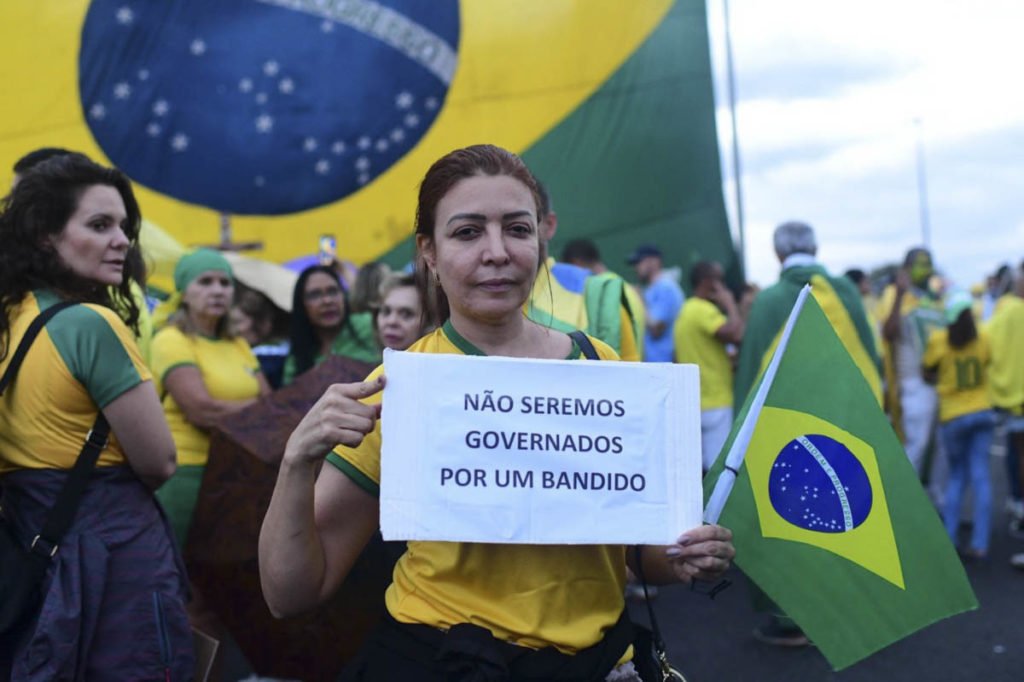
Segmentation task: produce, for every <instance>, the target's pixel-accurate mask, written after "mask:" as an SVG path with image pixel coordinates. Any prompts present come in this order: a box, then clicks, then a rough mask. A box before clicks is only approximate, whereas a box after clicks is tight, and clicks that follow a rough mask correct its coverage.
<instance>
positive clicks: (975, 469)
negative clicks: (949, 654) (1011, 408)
mask: <svg viewBox="0 0 1024 682" xmlns="http://www.w3.org/2000/svg"><path fill="white" fill-rule="evenodd" d="M972 304H973V301H972V299H971V297H970V296H969V295H967V294H962V295H957V296H951V297H950V300H949V302H948V303H947V305H946V322H947V323H948V327H947V328H946V329H943V330H939V331H936V332H934V333H932V335H931V336H930V337H929V339H928V347H927V349H926V350H925V354H924V358H923V360H922V364H923V365H924V372H925V376H926V378H928V379H930V380H931V382H932V383H937V385H938V386H937V391H938V394H939V437H940V438H942V444H943V447H944V449H945V451H946V456H947V457H948V458H949V481H948V483H947V485H946V498H945V502H944V507H943V510H942V511H943V513H942V516H943V521H944V522H945V524H946V532H948V533H949V537H950V538H951V539H952V540H953V542H954V543H956V542H957V531H958V529H959V526H960V503H961V501H962V500H963V494H964V489H965V488H966V487H967V483H968V477H969V478H970V484H971V488H972V489H973V492H974V515H973V517H972V518H973V526H972V528H971V539H970V543H969V544H968V546H967V547H966V548H964V549H963V550H961V554H962V555H963V556H964V557H965V558H966V559H983V558H985V557H986V556H987V555H988V545H989V536H990V528H991V523H992V518H991V517H992V481H991V479H990V471H989V450H990V448H991V447H992V437H993V432H994V431H995V413H994V412H993V411H992V402H991V399H990V397H989V391H988V367H989V362H990V359H991V352H990V350H989V342H988V336H987V335H986V334H985V333H984V332H979V330H978V328H977V326H976V325H975V323H974V313H973V312H972V310H971V308H972Z"/></svg>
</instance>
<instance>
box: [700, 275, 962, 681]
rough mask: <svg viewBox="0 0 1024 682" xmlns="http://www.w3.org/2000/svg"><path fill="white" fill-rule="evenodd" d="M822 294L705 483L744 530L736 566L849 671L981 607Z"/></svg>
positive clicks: (789, 330) (800, 320)
mask: <svg viewBox="0 0 1024 682" xmlns="http://www.w3.org/2000/svg"><path fill="white" fill-rule="evenodd" d="M809 293H810V287H805V289H804V291H803V292H802V293H801V295H800V297H799V298H798V299H797V304H796V311H798V312H795V313H794V314H796V315H797V316H796V317H795V318H794V317H793V316H792V315H791V317H790V322H788V323H787V327H786V329H784V330H783V335H782V338H781V340H780V341H779V346H778V349H777V350H776V353H775V356H774V357H773V359H772V361H771V363H770V364H769V365H768V368H767V369H766V370H765V372H764V373H763V374H762V377H761V380H760V383H759V384H758V386H757V387H756V390H754V391H751V394H750V396H749V397H748V399H747V402H746V405H745V406H744V409H743V412H742V413H741V414H740V416H739V418H738V419H737V420H736V425H735V426H734V429H733V434H732V435H731V436H730V441H729V443H727V444H726V447H725V449H724V450H723V455H720V456H719V460H718V461H717V462H716V463H715V465H714V466H713V467H712V469H711V471H710V472H709V473H708V475H707V477H706V478H705V483H704V486H705V492H706V493H707V496H708V506H707V510H706V518H708V519H709V520H715V519H717V520H718V522H719V523H721V524H722V525H723V526H726V527H727V528H730V529H732V531H733V534H734V544H735V546H736V564H737V565H738V566H739V567H740V568H741V569H743V572H744V573H746V574H747V576H748V577H750V579H751V580H753V581H754V583H756V584H757V586H758V587H760V588H761V589H762V590H764V592H765V593H767V594H768V596H769V597H771V598H772V600H774V601H775V602H776V603H777V604H778V605H779V606H780V607H781V608H782V609H783V610H784V611H785V612H786V614H787V615H789V616H790V617H792V618H793V619H794V620H795V621H796V622H797V623H798V624H799V625H800V626H801V627H802V628H803V629H804V631H805V632H806V633H807V635H808V636H809V637H810V638H811V640H812V641H813V642H814V643H815V644H816V645H817V647H818V649H819V650H820V651H821V652H822V654H824V655H825V657H826V658H827V659H828V660H829V662H830V663H831V664H832V666H833V667H834V668H836V669H840V668H845V667H847V666H849V665H851V664H853V663H856V662H857V661H859V660H861V659H863V658H864V657H866V656H868V655H870V654H872V653H873V652H875V651H877V650H879V649H881V648H882V647H884V646H887V645H888V644H891V643H892V642H894V641H896V640H898V639H900V638H902V637H905V636H906V635H908V634H910V633H912V632H914V631H916V630H918V629H920V628H922V627H924V626H926V625H929V624H931V623H933V622H935V621H937V620H939V619H941V618H944V617H946V616H950V615H952V614H956V613H960V612H961V611H965V610H968V609H974V608H977V605H978V603H977V600H976V599H975V597H974V593H973V591H972V590H971V586H970V584H969V583H968V581H967V576H966V575H965V574H964V570H963V566H962V565H961V564H960V560H959V557H958V556H957V554H956V551H955V550H954V548H953V546H952V544H951V543H950V541H949V537H948V536H947V535H946V531H945V529H944V528H943V526H942V523H941V522H940V520H939V518H938V516H937V514H936V513H935V508H934V507H933V506H932V504H931V502H930V500H929V499H928V497H927V495H926V494H925V493H924V490H923V489H922V487H921V484H920V482H919V480H918V478H917V474H916V472H915V471H914V469H913V467H912V466H911V465H910V463H909V461H908V460H907V456H906V454H905V453H904V451H903V447H902V446H901V445H900V442H899V440H898V439H897V438H896V434H895V433H893V431H892V428H891V426H890V425H889V422H888V420H887V419H886V417H885V414H884V413H883V412H882V410H881V408H880V407H879V404H878V401H877V398H876V395H875V392H874V391H873V390H872V387H871V386H870V385H869V384H868V382H867V381H866V380H865V377H864V375H863V374H862V372H861V371H860V369H859V368H858V366H857V364H856V363H855V361H854V360H853V358H851V356H850V354H849V353H848V352H847V350H846V349H845V347H844V346H843V343H842V342H841V341H840V339H839V337H838V336H837V335H836V332H835V329H834V328H833V326H832V324H831V323H830V321H829V318H828V317H827V315H826V314H825V312H824V311H823V310H822V308H821V306H820V305H819V304H818V302H817V299H816V298H815V297H814V296H811V295H809ZM801 305H802V309H801V308H800V306H801ZM744 452H745V457H744V456H743V454H742V453H744ZM730 485H732V486H733V488H732V492H731V494H728V493H727V492H726V491H727V490H728V488H729V486H730ZM724 499H727V501H726V502H725V503H724V508H723V507H722V501H723V500H724ZM719 510H720V511H721V513H720V515H719Z"/></svg>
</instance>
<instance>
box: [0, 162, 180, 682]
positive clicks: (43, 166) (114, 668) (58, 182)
mask: <svg viewBox="0 0 1024 682" xmlns="http://www.w3.org/2000/svg"><path fill="white" fill-rule="evenodd" d="M140 221H141V217H140V215H139V208H138V204H137V203H136V201H135V197H134V195H133V193H132V189H131V185H130V183H129V181H128V179H127V178H126V177H125V176H124V175H123V174H122V173H120V172H119V171H117V170H113V169H109V168H104V167H102V166H99V165H97V164H95V163H93V162H92V161H90V160H89V159H88V158H86V157H85V156H83V155H81V154H64V155H60V156H58V157H56V158H53V159H50V160H47V161H43V162H41V163H39V164H37V165H36V166H34V167H33V168H31V169H30V170H28V171H27V172H26V173H25V174H24V176H23V177H22V178H21V179H20V182H19V183H18V184H17V186H16V187H15V188H14V189H13V190H12V192H11V194H10V195H9V196H8V197H7V198H6V199H5V200H4V203H3V212H2V213H0V240H2V242H3V244H4V248H3V249H2V250H0V308H2V311H3V312H2V314H0V371H6V370H7V368H8V367H9V365H10V363H11V362H12V360H13V356H14V354H15V349H16V348H17V347H18V345H19V343H20V342H21V340H22V338H23V337H24V336H25V334H26V331H27V329H28V327H29V325H30V323H31V322H32V321H33V320H34V319H35V318H36V317H37V316H38V315H39V314H40V313H41V312H43V311H44V310H48V309H50V308H51V307H52V306H55V305H57V304H59V303H62V302H72V303H75V304H77V305H73V306H72V307H70V308H67V309H65V310H61V311H60V312H59V313H57V314H56V315H54V316H53V317H52V318H51V319H50V320H49V321H48V322H47V323H46V325H45V328H44V329H43V331H42V332H41V333H40V334H39V336H38V337H36V339H35V341H34V342H33V343H32V345H31V346H30V347H29V350H28V353H27V354H26V355H24V357H23V361H22V364H21V366H20V368H19V369H18V373H17V377H16V379H15V381H14V383H13V385H12V386H11V387H9V389H8V390H7V392H6V393H5V394H4V395H3V398H2V400H0V488H2V499H0V505H2V514H3V523H5V524H7V525H9V527H10V528H11V529H12V530H13V532H14V535H15V536H16V537H17V538H18V539H19V540H20V541H21V542H23V543H25V545H26V546H28V545H29V543H32V542H33V538H34V537H36V536H37V535H38V534H39V533H40V529H41V528H42V527H43V525H44V523H45V521H46V520H47V519H48V518H50V514H51V509H52V508H53V507H54V505H55V502H56V500H57V499H58V498H62V497H63V494H62V492H61V491H62V487H63V485H64V483H65V482H66V481H67V480H68V479H69V477H70V476H71V474H70V473H69V470H70V469H71V468H72V467H73V465H74V464H75V462H76V460H77V458H78V455H79V453H80V452H82V451H83V444H84V443H85V442H86V440H87V438H88V434H90V433H94V432H95V433H102V432H103V431H104V429H105V424H107V423H109V429H110V431H111V432H112V434H111V435H112V436H113V437H111V438H109V439H105V440H104V442H103V445H102V449H101V451H100V452H99V456H98V459H97V461H96V464H95V467H94V468H93V469H92V471H91V473H90V474H89V477H88V482H87V484H86V487H85V491H84V493H83V495H82V497H81V499H80V501H79V503H78V505H77V509H76V510H75V513H74V517H73V518H74V521H73V522H72V524H71V526H70V528H69V529H68V530H67V531H66V532H65V533H64V534H63V535H62V536H61V537H60V538H59V539H54V547H53V554H52V558H51V559H50V561H49V565H48V569H47V573H46V576H45V578H44V581H43V583H42V586H41V594H42V598H41V602H42V603H41V608H40V609H39V610H37V611H36V612H35V614H34V615H32V616H31V617H29V618H26V621H25V622H24V623H23V624H22V625H21V627H19V628H18V629H16V630H15V631H13V632H5V633H4V635H3V637H2V638H0V640H2V644H0V677H4V678H5V679H6V677H7V676H8V675H9V676H10V679H14V680H25V679H32V680H36V679H62V680H65V679H67V680H70V679H76V680H77V679H103V680H122V679H123V680H137V679H174V680H186V679H190V678H191V676H192V672H193V670H192V668H193V653H192V638H191V633H190V631H189V626H188V619H187V616H186V614H185V609H184V606H183V599H184V597H185V594H186V585H185V581H184V569H183V568H181V565H180V561H179V560H178V557H177V555H176V553H175V550H174V543H173V541H172V540H171V537H170V530H169V528H168V526H167V523H166V521H165V519H164V517H163V515H162V514H161V512H160V508H159V505H158V504H157V503H156V501H155V499H154V497H153V489H155V488H157V487H159V486H160V485H161V484H162V483H163V482H164V481H165V480H167V479H168V478H169V477H170V476H171V474H172V473H173V472H174V470H175V447H174V441H173V440H172V438H171V433H170V431H169V430H168V427H167V422H166V421H165V420H164V418H163V412H162V410H161V409H160V402H159V399H158V398H157V392H156V390H155V389H154V386H153V382H152V380H151V379H152V377H151V375H150V373H149V370H148V369H147V367H146V365H145V363H144V362H143V359H142V357H141V355H140V353H139V349H138V346H137V345H136V343H135V341H134V339H133V338H132V333H133V331H134V330H135V325H136V324H137V320H138V312H139V311H138V308H137V307H136V306H137V304H136V302H135V300H134V299H133V297H132V295H131V290H130V280H131V278H132V276H133V275H134V273H133V272H132V268H133V267H134V264H133V261H132V260H131V259H129V258H127V254H128V253H129V251H130V250H131V249H133V248H134V247H135V246H136V245H137V241H138V234H139V224H140ZM115 311H117V312H115ZM101 417H104V418H105V419H106V422H104V421H103V419H101ZM3 570H5V571H6V570H8V566H7V565H5V566H4V569H3Z"/></svg>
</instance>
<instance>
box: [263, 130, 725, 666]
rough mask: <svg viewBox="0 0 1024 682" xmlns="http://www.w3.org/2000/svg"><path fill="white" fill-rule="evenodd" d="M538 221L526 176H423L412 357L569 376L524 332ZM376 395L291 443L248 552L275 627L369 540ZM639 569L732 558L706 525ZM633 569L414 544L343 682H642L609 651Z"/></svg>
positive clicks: (543, 552) (547, 345)
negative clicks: (422, 310) (474, 358)
mask: <svg viewBox="0 0 1024 682" xmlns="http://www.w3.org/2000/svg"><path fill="white" fill-rule="evenodd" d="M538 203H539V202H538V190H537V185H536V181H535V180H534V178H533V176H532V175H531V174H530V171H529V170H528V169H527V168H526V166H525V165H524V164H523V162H522V160H521V159H520V158H519V157H518V156H516V155H514V154H512V153H511V152H508V151H506V150H504V149H501V148H498V147H494V146H491V145H476V146H473V147H468V148H465V149H459V150H456V151H453V152H451V153H449V154H448V155H446V156H444V157H442V158H441V159H439V160H438V161H436V162H435V163H434V164H433V166H431V168H430V170H429V171H428V172H427V174H426V177H425V178H424V179H423V182H422V184H421V186H420V191H419V206H418V209H417V213H416V216H417V217H416V251H417V273H418V274H417V277H418V283H419V287H420V291H421V292H423V296H424V299H425V300H426V301H427V302H428V309H429V311H430V317H431V319H432V321H436V322H439V323H440V324H441V326H440V327H439V328H438V329H436V330H435V331H434V332H432V333H430V334H428V335H427V336H425V337H423V338H422V339H420V340H419V341H417V342H416V343H414V344H413V345H412V346H410V348H409V350H408V352H417V353H447V354H455V355H496V356H506V357H521V358H548V359H574V360H576V359H580V358H581V349H580V348H579V346H577V344H576V342H575V341H574V340H573V339H572V338H571V337H570V336H569V335H568V334H565V333H562V332H559V331H555V330H553V329H550V328H548V327H545V326H542V325H540V324H537V323H535V322H532V321H531V320H529V319H528V318H527V317H526V316H525V315H524V314H523V304H524V303H525V302H526V300H527V298H528V297H529V295H530V291H531V289H532V287H533V283H534V280H535V278H536V276H537V269H538V268H539V267H540V266H541V263H542V262H543V250H542V249H541V241H540V237H539V229H538ZM591 343H592V344H593V345H594V346H595V348H596V351H597V353H598V355H599V357H600V358H601V359H603V360H608V361H612V360H616V359H617V356H616V353H615V351H614V350H612V349H611V348H610V347H609V346H608V345H606V344H604V343H602V342H601V341H599V340H597V339H592V340H591ZM384 383H385V378H384V375H383V373H382V368H378V369H377V370H376V371H374V372H373V373H371V374H370V376H369V378H368V379H367V380H366V381H364V382H361V383H357V384H344V385H335V386H332V387H330V388H329V389H328V390H327V392H326V393H325V394H324V396H323V397H322V398H321V399H320V400H319V401H318V402H317V403H316V405H315V406H314V407H313V408H312V409H311V410H310V412H309V413H308V414H307V415H306V417H305V418H304V419H303V420H302V422H301V423H300V424H299V426H298V427H297V428H296V429H295V431H294V432H293V433H292V435H291V437H290V438H289V440H288V445H287V448H286V450H285V454H284V458H283V460H282V464H281V468H280V473H279V475H278V479H277V484H276V486H275V489H274V494H273V497H272V499H271V503H270V508H269V510H268V512H267V515H266V517H265V519H264V522H263V528H262V531H261V533H260V544H259V563H260V576H261V581H262V585H263V594H264V597H265V598H266V600H267V604H268V605H269V607H270V610H271V612H272V613H274V614H275V615H277V616H278V617H284V616H288V615H293V614H299V613H302V612H305V611H308V610H310V609H312V608H314V607H315V606H316V605H317V604H320V603H322V602H323V601H325V600H326V599H329V598H330V597H331V595H332V594H333V593H334V591H335V590H336V589H337V588H338V586H339V585H340V584H341V582H342V581H343V580H344V579H345V576H346V574H347V573H348V572H349V570H350V569H351V567H352V565H353V563H354V561H355V559H356V557H357V556H358V555H359V553H360V551H361V550H362V548H363V546H364V545H365V544H366V543H367V541H368V540H369V539H370V537H371V536H372V535H373V533H374V532H375V531H376V529H377V526H378V518H379V506H378V499H377V498H378V494H379V486H380V483H381V473H380V454H381V429H380V420H381V419H382V418H387V419H402V415H401V414H390V413H389V414H387V415H386V417H382V415H381V405H380V401H381V389H382V388H383V387H384ZM423 399H424V400H429V399H430V394H429V392H428V391H425V392H424V395H423ZM332 448H333V450H332ZM325 453H329V454H327V458H326V460H327V461H326V463H324V456H325ZM322 464H323V467H322V470H321V465H322ZM318 471H319V472H320V473H319V475H318V474H317V472H318ZM680 530H683V529H680ZM639 554H640V556H641V557H642V559H641V560H642V562H643V572H644V574H645V575H646V577H647V579H648V580H649V581H650V582H652V583H672V582H677V583H690V582H691V581H693V580H700V579H706V580H715V579H717V578H718V577H719V576H721V574H722V573H723V572H724V571H725V570H726V568H728V566H729V564H730V561H731V559H732V556H733V555H734V550H733V547H732V543H731V534H730V533H729V531H728V530H726V529H724V528H722V527H719V526H713V525H709V526H702V527H699V528H694V529H690V530H687V531H686V532H685V533H683V534H682V536H681V537H680V539H679V542H678V543H677V544H674V545H670V546H667V547H653V546H650V547H643V548H641V550H640V553H639ZM632 561H634V552H628V553H627V551H626V547H624V546H622V545H543V546H538V545H507V544H487V543H460V542H424V541H410V542H409V543H408V551H406V552H405V553H404V554H403V555H402V557H401V558H400V559H399V561H398V563H397V565H396V567H395V570H394V580H393V582H392V584H391V586H390V587H389V588H388V591H387V594H386V597H385V601H386V605H387V611H388V614H389V616H388V617H387V618H386V619H385V621H384V623H383V625H382V626H381V628H380V629H379V630H378V632H377V633H376V634H375V635H374V636H372V638H371V639H370V641H369V642H368V644H367V645H366V646H365V647H364V650H363V653H362V654H361V656H360V657H359V659H358V663H357V664H355V665H354V666H351V667H350V669H348V670H346V676H347V679H353V680H356V679H358V680H391V679H408V680H421V681H425V682H431V681H435V680H436V681H440V680H444V679H492V678H490V677H488V676H486V675H485V674H484V673H483V672H481V671H489V670H496V669H502V668H504V669H505V670H506V671H507V675H508V676H507V677H505V678H499V679H510V680H516V679H522V674H521V671H522V669H523V667H524V666H525V667H533V666H538V667H537V668H535V670H534V672H535V674H534V676H533V677H532V679H551V678H553V677H554V671H553V669H554V668H557V669H559V674H560V675H563V676H564V675H566V673H568V672H570V671H571V673H572V675H571V677H560V679H585V680H606V679H608V680H611V679H614V680H620V681H622V682H628V681H636V680H639V677H638V675H637V673H636V671H635V669H634V666H633V662H632V657H633V655H634V651H633V649H632V647H630V646H629V640H628V638H627V639H626V641H623V639H622V636H621V634H622V631H621V628H623V627H626V628H628V627H629V621H628V616H627V615H624V605H625V602H624V598H623V588H624V586H625V579H626V566H627V562H632ZM632 568H633V569H634V570H635V569H636V568H637V567H636V565H633V566H632ZM538 651H540V654H538V653H537V652H538ZM545 659H546V660H545ZM473 675H480V676H478V677H473Z"/></svg>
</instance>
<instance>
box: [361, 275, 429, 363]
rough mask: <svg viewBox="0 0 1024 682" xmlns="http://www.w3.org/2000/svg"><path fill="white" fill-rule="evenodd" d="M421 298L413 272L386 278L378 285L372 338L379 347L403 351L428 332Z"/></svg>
mask: <svg viewBox="0 0 1024 682" xmlns="http://www.w3.org/2000/svg"><path fill="white" fill-rule="evenodd" d="M424 308H425V306H424V304H423V297H422V296H421V295H420V291H419V289H417V288H416V277H415V275H413V274H412V273H396V274H392V275H390V276H388V278H387V279H385V280H384V281H383V282H382V283H381V285H380V308H378V309H377V311H376V312H375V313H374V319H375V320H376V323H375V324H374V335H375V338H376V339H377V342H378V343H379V344H380V346H381V347H382V348H390V349H391V350H405V349H406V348H408V347H409V346H411V345H412V344H413V342H415V341H416V339H418V338H420V337H421V336H423V335H424V334H425V333H426V332H427V331H428V327H427V317H426V310H425V309H424Z"/></svg>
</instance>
